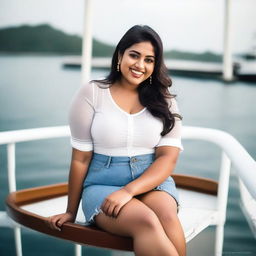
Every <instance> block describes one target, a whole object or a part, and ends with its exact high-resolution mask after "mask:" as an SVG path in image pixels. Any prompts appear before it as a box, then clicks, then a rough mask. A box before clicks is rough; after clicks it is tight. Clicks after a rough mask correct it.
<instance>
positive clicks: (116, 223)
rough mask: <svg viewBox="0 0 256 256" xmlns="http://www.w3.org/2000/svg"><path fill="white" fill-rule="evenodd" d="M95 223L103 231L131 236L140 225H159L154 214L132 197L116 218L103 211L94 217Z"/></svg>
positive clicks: (150, 226)
mask: <svg viewBox="0 0 256 256" xmlns="http://www.w3.org/2000/svg"><path fill="white" fill-rule="evenodd" d="M95 221H96V225H97V226H99V227H100V228H102V229H103V230H105V231H108V232H110V233H112V234H116V235H121V236H131V237H133V236H134V234H135V233H136V230H139V228H140V227H141V226H143V227H149V228H152V226H155V227H157V226H159V225H160V226H161V223H160V222H159V220H158V218H157V216H156V214H155V213H154V211H152V210H151V209H150V208H149V207H148V206H147V205H145V204H144V203H143V202H141V201H140V200H138V199H136V198H133V199H131V200H130V201H129V202H128V203H127V204H126V205H124V206H123V208H122V209H121V211H120V213H119V214H118V216H117V218H112V217H109V216H107V215H105V214H104V213H100V214H98V215H97V216H96V217H95Z"/></svg>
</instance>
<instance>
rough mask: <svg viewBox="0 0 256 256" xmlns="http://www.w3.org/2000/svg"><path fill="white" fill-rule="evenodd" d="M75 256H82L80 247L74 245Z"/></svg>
mask: <svg viewBox="0 0 256 256" xmlns="http://www.w3.org/2000/svg"><path fill="white" fill-rule="evenodd" d="M75 256H82V246H81V245H80V244H75Z"/></svg>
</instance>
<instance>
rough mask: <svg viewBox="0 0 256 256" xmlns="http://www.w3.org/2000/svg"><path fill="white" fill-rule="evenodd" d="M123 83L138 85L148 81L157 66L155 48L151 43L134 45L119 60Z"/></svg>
mask: <svg viewBox="0 0 256 256" xmlns="http://www.w3.org/2000/svg"><path fill="white" fill-rule="evenodd" d="M119 62H120V72H121V73H122V77H121V80H122V82H128V83H129V84H131V85H138V84H140V83H141V82H143V81H145V80H146V79H148V78H149V77H150V76H151V75H152V73H153V71H154V66H155V52H154V47H153V45H152V44H151V43H150V42H148V41H147V42H141V43H137V44H133V45H132V46H131V47H129V48H127V49H126V50H125V52H124V54H123V56H121V58H120V59H119Z"/></svg>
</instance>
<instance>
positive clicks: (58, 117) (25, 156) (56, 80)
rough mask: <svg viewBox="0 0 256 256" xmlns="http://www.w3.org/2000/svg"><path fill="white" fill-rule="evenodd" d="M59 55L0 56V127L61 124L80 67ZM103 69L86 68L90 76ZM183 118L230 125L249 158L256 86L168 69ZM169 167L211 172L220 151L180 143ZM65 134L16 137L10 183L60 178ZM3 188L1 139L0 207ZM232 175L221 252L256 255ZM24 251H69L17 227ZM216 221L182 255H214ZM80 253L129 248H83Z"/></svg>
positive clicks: (5, 245) (255, 147)
mask: <svg viewBox="0 0 256 256" xmlns="http://www.w3.org/2000/svg"><path fill="white" fill-rule="evenodd" d="M63 60H64V57H60V56H50V57H49V56H3V55H2V56H0V67H1V68H0V131H7V130H19V129H26V128H36V127H45V126H56V125H66V124H67V112H68V108H69V103H70V99H71V97H72V95H73V94H74V92H75V91H76V90H77V88H78V87H79V86H80V79H81V78H80V70H74V69H73V70H72V69H63V68H62V62H63ZM105 74H106V71H104V70H102V71H100V70H97V71H93V74H92V76H93V78H98V77H102V76H104V75H105ZM172 90H173V92H174V93H176V94H177V95H178V97H177V100H178V104H179V108H180V110H181V112H182V115H183V120H184V121H183V124H184V125H190V126H202V127H211V128H217V129H222V130H225V131H227V132H229V133H231V134H232V135H233V136H234V137H235V138H236V139H237V140H238V141H239V142H240V143H241V144H242V145H243V146H244V147H245V148H246V150H247V151H248V152H249V153H250V154H251V155H252V156H253V158H254V159H256V143H255V141H256V131H255V126H256V108H255V105H254V104H255V99H256V86H253V85H252V84H246V83H243V82H234V83H232V84H225V83H223V82H221V81H213V80H206V79H204V80H202V79H188V78H181V77H173V87H172ZM183 144H184V148H185V151H184V152H183V153H182V154H181V156H180V159H179V163H178V166H177V168H176V173H187V174H193V175H200V176H203V177H209V178H216V179H217V177H218V173H217V170H218V167H219V156H220V152H219V150H218V149H217V147H216V146H213V145H209V144H207V143H204V142H200V143H199V142H197V143H196V142H193V143H192V142H187V141H185V142H184V143H183ZM70 151H71V148H70V145H69V139H68V138H65V139H56V140H45V141H37V142H27V143H20V144H18V145H17V153H16V155H17V163H16V164H17V189H22V188H28V187H32V186H39V185H48V184H53V183H58V182H66V181H67V176H68V168H69V161H70ZM7 194H8V187H7V175H6V147H5V146H1V147H0V210H3V209H4V208H5V206H4V199H5V197H6V195H7ZM239 197H240V195H239V191H238V182H237V178H236V176H235V170H233V169H232V176H231V180H230V190H229V199H228V209H227V221H226V225H225V237H224V249H223V251H224V253H223V255H239V256H240V255H241V256H243V255H247V256H248V255H256V243H255V239H254V238H253V235H252V233H251V231H250V228H249V226H248V224H247V222H246V221H245V218H244V216H243V214H242V212H241V210H240V206H239ZM22 241H23V253H24V256H32V255H33V256H34V255H37V256H43V255H47V256H51V255H62V256H65V255H73V250H74V247H73V245H72V244H71V243H69V242H66V241H62V240H59V239H55V238H52V237H48V236H46V235H43V234H40V233H37V232H34V231H31V230H28V229H25V228H23V229H22ZM214 242H215V228H214V227H210V228H207V229H206V230H205V231H203V232H202V233H201V234H200V235H199V236H198V237H196V238H195V239H193V240H192V241H191V242H189V243H188V255H189V256H192V255H193V256H201V255H207V256H211V255H213V251H214ZM83 251H84V255H92V256H96V255H103V256H104V255H105V256H107V255H112V256H114V255H115V256H116V255H132V254H131V253H121V252H111V251H108V250H102V249H98V248H92V247H90V248H88V247H87V248H85V247H84V248H83ZM0 255H1V256H12V255H15V249H14V239H13V232H12V230H11V229H8V228H0Z"/></svg>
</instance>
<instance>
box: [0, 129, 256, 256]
mask: <svg viewBox="0 0 256 256" xmlns="http://www.w3.org/2000/svg"><path fill="white" fill-rule="evenodd" d="M68 136H70V131H69V128H68V126H57V127H45V128H35V129H26V130H17V131H7V132H0V145H3V144H7V159H8V165H7V169H8V182H9V192H14V191H16V175H15V170H16V166H15V165H16V163H15V159H16V158H15V145H16V143H19V142H25V141H33V140H42V139H50V138H52V139H53V138H61V137H68ZM182 139H185V140H204V141H208V142H211V143H214V144H216V145H218V146H219V147H220V148H221V150H222V160H221V167H220V179H219V180H220V183H219V188H218V195H222V196H219V197H218V209H219V211H220V218H219V222H220V225H218V227H217V232H216V239H217V241H216V251H217V252H218V253H219V255H221V252H220V250H222V244H223V226H224V223H225V219H226V205H227V195H228V184H229V174H230V165H231V163H232V165H233V166H234V167H235V169H236V173H237V176H238V177H239V179H241V181H242V183H243V184H244V186H245V187H246V189H247V191H248V193H249V194H250V197H251V198H252V200H254V202H255V200H256V190H255V180H256V162H255V160H254V159H253V158H252V157H251V156H250V155H249V153H248V152H247V151H246V150H245V149H244V148H243V146H242V145H241V144H240V143H239V142H238V141H237V140H236V139H235V138H234V137H232V136H231V135H230V134H228V133H226V132H224V131H220V130H216V129H209V128H201V127H191V126H184V127H183V132H182ZM254 217H255V215H254ZM3 226H9V227H12V228H14V235H15V243H16V255H18V256H21V255H22V242H21V235H20V227H19V225H18V224H17V223H14V222H13V221H11V220H10V219H9V217H8V216H7V214H6V212H4V211H2V212H1V211H0V227H3ZM80 253H81V250H78V249H77V247H76V255H80ZM218 253H217V254H216V255H218Z"/></svg>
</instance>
